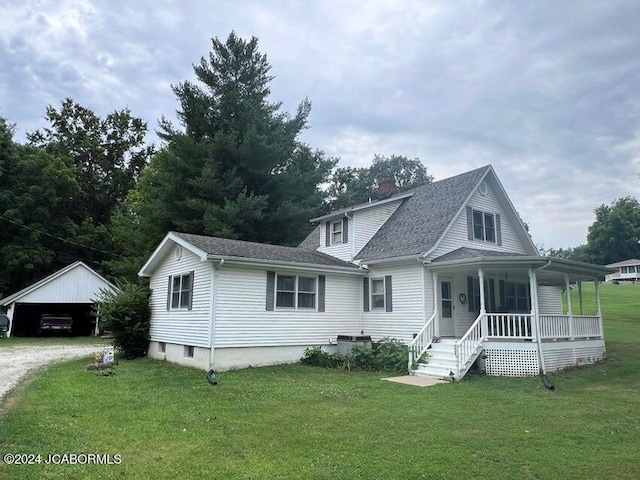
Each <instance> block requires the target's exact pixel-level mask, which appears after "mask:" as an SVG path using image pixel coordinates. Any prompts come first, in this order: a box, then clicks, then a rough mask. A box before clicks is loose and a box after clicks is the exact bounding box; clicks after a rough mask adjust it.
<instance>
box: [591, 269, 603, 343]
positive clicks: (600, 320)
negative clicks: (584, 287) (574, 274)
mask: <svg viewBox="0 0 640 480" xmlns="http://www.w3.org/2000/svg"><path fill="white" fill-rule="evenodd" d="M593 284H594V285H595V287H596V306H597V307H598V327H599V329H600V337H601V338H604V325H603V324H602V310H601V308H600V281H599V280H598V279H597V278H594V279H593Z"/></svg>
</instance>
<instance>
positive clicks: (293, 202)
mask: <svg viewBox="0 0 640 480" xmlns="http://www.w3.org/2000/svg"><path fill="white" fill-rule="evenodd" d="M270 70H271V65H269V63H268V62H267V57H266V55H264V54H261V53H260V52H259V50H258V40H257V39H256V38H255V37H253V38H251V39H250V40H248V41H245V40H243V39H241V38H239V37H238V36H237V35H236V34H235V33H233V32H232V33H231V34H230V35H229V37H228V38H227V40H226V41H225V42H223V41H221V40H219V39H217V38H215V39H213V44H212V50H211V52H210V54H209V56H208V58H202V59H201V61H200V63H199V64H198V65H195V66H194V71H195V75H196V78H197V81H198V83H193V82H190V81H185V82H183V83H180V84H178V85H176V86H174V87H173V90H174V92H175V94H176V96H177V98H178V100H179V102H180V107H181V109H180V110H179V111H178V118H179V121H180V124H181V126H182V129H177V128H175V127H174V126H173V125H171V124H170V123H169V122H167V121H166V120H165V119H162V120H161V128H162V131H161V132H160V135H161V137H162V138H163V139H164V140H166V142H167V144H166V146H165V147H164V148H163V149H162V150H161V151H160V152H159V153H158V154H157V155H155V157H154V158H153V160H152V161H151V164H150V166H149V167H148V168H147V169H146V170H145V172H144V174H143V175H142V178H141V180H140V188H139V190H138V192H137V194H136V195H137V198H138V199H139V201H138V202H137V209H136V212H135V213H136V214H137V215H139V218H140V219H142V222H143V230H144V231H145V232H147V233H148V234H149V245H153V244H155V243H156V242H157V241H158V240H159V239H160V238H162V236H163V235H164V234H166V232H167V231H168V230H172V229H175V230H181V231H188V232H191V233H200V234H208V235H215V236H222V237H227V238H239V239H243V240H253V241H261V242H268V243H284V244H296V243H297V242H298V241H299V240H301V239H302V238H304V236H305V235H306V233H308V231H309V228H310V225H309V224H308V219H309V218H311V217H313V216H316V215H318V214H320V213H321V211H322V208H323V199H324V193H323V192H322V190H321V189H320V185H321V184H322V183H323V182H326V181H327V178H328V175H329V173H330V171H331V169H332V168H333V166H334V165H335V163H336V161H335V160H333V159H327V158H326V157H325V155H324V154H323V153H322V152H320V151H314V150H312V149H311V148H309V147H308V146H307V145H305V144H303V143H301V142H300V141H299V138H298V137H299V135H300V133H301V131H302V130H303V129H304V128H305V127H306V125H307V119H308V116H309V112H310V108H311V105H310V103H309V101H307V100H305V101H303V102H302V103H301V104H300V105H299V107H298V110H297V112H296V114H295V115H293V116H291V115H290V114H288V113H285V112H282V111H281V103H273V102H271V101H270V99H269V97H270V94H271V91H270V88H269V84H270V82H271V80H272V79H273V77H272V76H271V75H270Z"/></svg>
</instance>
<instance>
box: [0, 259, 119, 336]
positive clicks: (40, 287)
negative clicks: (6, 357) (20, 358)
mask: <svg viewBox="0 0 640 480" xmlns="http://www.w3.org/2000/svg"><path fill="white" fill-rule="evenodd" d="M103 290H107V291H116V290H117V288H116V287H115V286H114V285H113V284H112V283H111V282H109V281H108V280H106V279H105V278H104V277H102V276H101V275H100V274H98V273H97V272H95V271H94V270H92V269H91V268H89V267H88V266H87V265H85V264H84V263H83V262H80V261H78V262H75V263H72V264H71V265H68V266H66V267H64V268H63V269H61V270H58V271H57V272H55V273H53V274H51V275H49V276H48V277H46V278H43V279H42V280H40V281H38V282H36V283H34V284H32V285H29V286H28V287H26V288H24V289H22V290H20V291H19V292H16V293H14V294H13V295H9V296H8V297H6V298H3V299H2V300H0V305H1V306H3V307H5V308H6V309H7V316H8V317H9V319H10V326H9V332H8V335H9V336H11V335H13V336H35V335H37V334H38V331H39V328H40V318H41V317H42V316H43V315H70V316H71V317H72V319H73V328H72V330H71V334H72V335H91V334H93V333H97V330H98V325H97V319H96V317H95V316H94V311H95V310H94V306H95V304H96V303H97V300H98V298H99V297H100V293H101V291H103Z"/></svg>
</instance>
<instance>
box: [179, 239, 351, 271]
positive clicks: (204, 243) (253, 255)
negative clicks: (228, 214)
mask: <svg viewBox="0 0 640 480" xmlns="http://www.w3.org/2000/svg"><path fill="white" fill-rule="evenodd" d="M172 233H173V234H174V235H177V236H178V237H180V238H182V239H183V240H186V241H187V242H189V243H190V244H191V245H193V246H195V247H197V248H199V249H200V250H203V251H205V252H207V253H208V254H209V255H214V256H215V255H219V256H221V257H239V258H246V259H252V260H267V261H274V262H293V263H309V264H315V265H324V266H328V267H351V268H354V269H357V268H359V267H358V265H355V264H353V263H350V262H345V261H343V260H340V259H338V258H335V257H332V256H330V255H326V254H324V253H320V252H318V251H311V250H305V249H302V248H297V247H282V246H280V245H269V244H266V243H256V242H245V241H242V240H229V239H228V238H219V237H207V236H204V235H193V234H190V233H179V232H172Z"/></svg>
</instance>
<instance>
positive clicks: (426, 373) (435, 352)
mask: <svg viewBox="0 0 640 480" xmlns="http://www.w3.org/2000/svg"><path fill="white" fill-rule="evenodd" d="M455 345H456V340H454V339H440V341H439V342H438V343H432V344H431V347H430V348H429V349H428V350H427V353H428V354H429V357H428V358H427V359H426V362H425V363H422V362H421V363H418V367H417V368H416V369H415V370H413V372H412V374H413V375H417V376H422V377H433V378H439V379H443V380H449V381H450V380H451V374H452V373H453V374H454V375H455V372H456V354H455Z"/></svg>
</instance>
